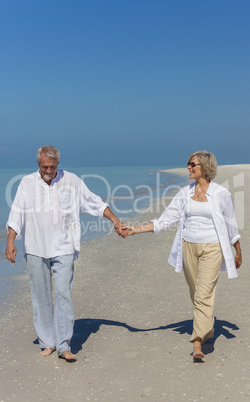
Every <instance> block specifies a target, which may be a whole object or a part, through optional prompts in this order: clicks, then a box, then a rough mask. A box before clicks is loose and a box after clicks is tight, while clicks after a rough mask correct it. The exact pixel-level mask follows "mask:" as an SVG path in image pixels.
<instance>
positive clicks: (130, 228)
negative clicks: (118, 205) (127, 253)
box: [124, 225, 135, 236]
mask: <svg viewBox="0 0 250 402" xmlns="http://www.w3.org/2000/svg"><path fill="white" fill-rule="evenodd" d="M124 229H126V230H127V236H132V235H134V234H135V227H134V226H130V225H126V226H125V228H124Z"/></svg>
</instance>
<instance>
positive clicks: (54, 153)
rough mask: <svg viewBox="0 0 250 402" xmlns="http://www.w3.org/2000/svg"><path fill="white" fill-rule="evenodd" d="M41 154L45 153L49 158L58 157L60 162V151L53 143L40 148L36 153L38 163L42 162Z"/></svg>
mask: <svg viewBox="0 0 250 402" xmlns="http://www.w3.org/2000/svg"><path fill="white" fill-rule="evenodd" d="M41 154H44V155H45V156H46V157H47V158H51V159H56V160H57V162H58V163H59V161H60V151H59V150H58V149H57V148H56V147H52V146H51V145H45V146H44V147H41V148H39V149H38V151H37V154H36V160H37V163H38V165H40V162H41Z"/></svg>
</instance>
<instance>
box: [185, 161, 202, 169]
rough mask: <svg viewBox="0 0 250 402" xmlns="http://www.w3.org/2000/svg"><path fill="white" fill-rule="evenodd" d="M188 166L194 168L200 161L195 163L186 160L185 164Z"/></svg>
mask: <svg viewBox="0 0 250 402" xmlns="http://www.w3.org/2000/svg"><path fill="white" fill-rule="evenodd" d="M187 165H188V166H191V167H192V168H194V167H195V166H198V165H200V163H195V162H188V164H187Z"/></svg>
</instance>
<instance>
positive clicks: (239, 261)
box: [234, 240, 242, 269]
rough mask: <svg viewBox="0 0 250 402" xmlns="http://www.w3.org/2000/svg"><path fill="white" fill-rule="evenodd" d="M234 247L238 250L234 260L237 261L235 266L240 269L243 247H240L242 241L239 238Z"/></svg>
mask: <svg viewBox="0 0 250 402" xmlns="http://www.w3.org/2000/svg"><path fill="white" fill-rule="evenodd" d="M234 248H235V251H236V255H235V259H234V261H235V266H236V268H237V269H238V268H240V266H241V264H242V255H241V247H240V241H239V240H237V241H236V242H235V243H234Z"/></svg>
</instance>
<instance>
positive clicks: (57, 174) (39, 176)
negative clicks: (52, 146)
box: [37, 169, 63, 186]
mask: <svg viewBox="0 0 250 402" xmlns="http://www.w3.org/2000/svg"><path fill="white" fill-rule="evenodd" d="M62 176H63V170H61V169H57V172H56V177H55V178H54V179H53V180H52V182H51V185H50V186H53V184H55V183H57V182H58V181H59V180H60V179H61V177H62ZM37 178H38V180H39V181H40V182H41V183H42V184H44V185H47V183H46V182H45V181H44V180H43V179H42V177H41V174H40V171H39V169H38V171H37Z"/></svg>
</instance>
